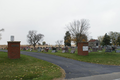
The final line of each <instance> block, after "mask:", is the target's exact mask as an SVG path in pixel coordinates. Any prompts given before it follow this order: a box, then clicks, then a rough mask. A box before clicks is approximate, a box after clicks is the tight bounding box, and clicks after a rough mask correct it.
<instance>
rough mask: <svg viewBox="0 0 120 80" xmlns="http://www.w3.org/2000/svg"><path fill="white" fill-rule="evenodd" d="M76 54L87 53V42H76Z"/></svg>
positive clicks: (84, 54)
mask: <svg viewBox="0 0 120 80" xmlns="http://www.w3.org/2000/svg"><path fill="white" fill-rule="evenodd" d="M78 55H83V56H86V55H88V42H81V43H78Z"/></svg>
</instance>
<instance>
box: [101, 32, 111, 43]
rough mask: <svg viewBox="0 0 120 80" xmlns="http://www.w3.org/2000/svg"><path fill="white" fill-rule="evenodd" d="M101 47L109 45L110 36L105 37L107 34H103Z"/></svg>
mask: <svg viewBox="0 0 120 80" xmlns="http://www.w3.org/2000/svg"><path fill="white" fill-rule="evenodd" d="M102 45H110V36H109V35H107V33H106V34H105V36H104V38H103V41H102Z"/></svg>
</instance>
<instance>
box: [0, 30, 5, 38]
mask: <svg viewBox="0 0 120 80" xmlns="http://www.w3.org/2000/svg"><path fill="white" fill-rule="evenodd" d="M0 31H4V29H0ZM0 39H1V34H0Z"/></svg>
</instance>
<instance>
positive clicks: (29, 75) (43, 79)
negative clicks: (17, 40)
mask: <svg viewBox="0 0 120 80" xmlns="http://www.w3.org/2000/svg"><path fill="white" fill-rule="evenodd" d="M61 76H62V73H61V68H60V67H58V66H56V65H54V64H52V63H49V62H47V61H43V60H40V59H36V58H34V57H30V56H26V55H22V54H21V58H20V59H9V58H8V57H7V53H6V52H0V80H52V79H53V78H59V77H61Z"/></svg>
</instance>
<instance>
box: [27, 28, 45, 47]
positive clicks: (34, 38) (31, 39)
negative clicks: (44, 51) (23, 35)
mask: <svg viewBox="0 0 120 80" xmlns="http://www.w3.org/2000/svg"><path fill="white" fill-rule="evenodd" d="M43 37H44V35H43V34H37V31H34V30H32V31H29V32H28V35H27V38H28V43H29V44H30V45H32V46H34V48H35V46H36V44H39V42H40V41H42V40H43Z"/></svg>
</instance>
